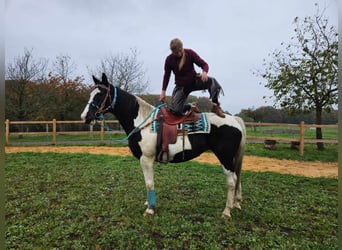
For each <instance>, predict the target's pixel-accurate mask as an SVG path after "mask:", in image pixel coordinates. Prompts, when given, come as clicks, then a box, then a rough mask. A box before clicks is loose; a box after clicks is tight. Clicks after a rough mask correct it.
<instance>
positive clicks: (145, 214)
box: [144, 208, 154, 217]
mask: <svg viewBox="0 0 342 250" xmlns="http://www.w3.org/2000/svg"><path fill="white" fill-rule="evenodd" d="M149 215H154V210H153V209H150V208H147V209H146V210H145V212H144V216H145V217H146V216H149Z"/></svg>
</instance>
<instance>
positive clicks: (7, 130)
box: [5, 119, 338, 155]
mask: <svg viewBox="0 0 342 250" xmlns="http://www.w3.org/2000/svg"><path fill="white" fill-rule="evenodd" d="M83 123H84V122H83V121H81V120H80V121H57V120H56V119H53V120H52V121H9V120H8V119H7V120H6V121H5V141H6V145H9V144H10V135H18V136H20V135H22V136H24V135H26V136H27V135H51V136H52V141H51V144H52V145H56V144H57V135H59V134H74V135H80V134H89V135H94V134H100V141H101V142H103V141H104V140H105V134H106V133H107V131H105V126H104V122H103V121H102V122H100V125H101V126H100V129H99V130H98V131H94V130H93V126H90V129H89V131H61V130H59V131H58V130H57V125H62V124H67V125H71V124H79V125H82V124H83ZM106 124H107V125H109V124H116V125H118V121H117V120H106ZM245 124H246V127H247V128H248V129H249V128H252V129H253V128H254V129H256V128H260V127H265V126H272V127H294V128H297V129H298V130H292V131H291V130H289V131H287V130H282V132H283V133H284V134H286V133H292V134H293V136H295V135H294V133H295V134H297V136H296V137H293V138H285V137H274V136H272V134H279V132H280V131H277V130H274V129H273V130H269V131H266V132H267V133H265V136H248V135H247V140H248V141H264V143H266V142H267V141H269V142H277V141H279V142H289V143H292V144H296V145H297V147H298V150H299V154H300V155H303V154H304V143H317V142H322V143H335V144H336V143H338V140H337V139H308V138H304V131H305V129H307V128H310V129H312V128H317V127H321V128H334V129H335V128H336V129H337V127H338V125H316V124H304V122H301V123H300V124H286V123H259V122H245ZM11 125H19V126H24V125H45V126H46V131H45V132H29V131H26V132H24V131H20V132H11V131H10V126H11ZM49 126H50V127H51V128H52V129H49ZM298 131H299V133H298ZM282 132H280V133H282ZM293 132H294V133H293ZM109 133H120V134H123V133H124V132H123V131H122V130H116V131H110V132H109ZM270 135H271V136H270Z"/></svg>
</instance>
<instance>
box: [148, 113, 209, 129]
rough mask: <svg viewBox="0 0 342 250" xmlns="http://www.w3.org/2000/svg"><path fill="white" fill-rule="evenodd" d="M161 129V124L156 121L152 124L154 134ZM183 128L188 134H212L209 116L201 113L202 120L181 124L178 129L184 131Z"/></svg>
mask: <svg viewBox="0 0 342 250" xmlns="http://www.w3.org/2000/svg"><path fill="white" fill-rule="evenodd" d="M158 127H159V122H158V121H156V120H155V121H154V122H152V124H151V130H152V131H153V132H157V130H158ZM183 127H184V128H185V131H186V132H187V133H188V134H196V133H202V134H203V133H204V134H208V133H210V123H209V122H208V118H207V114H206V113H201V118H200V119H198V120H197V121H195V122H192V123H179V124H177V129H178V130H182V129H183Z"/></svg>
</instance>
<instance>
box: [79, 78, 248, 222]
mask: <svg viewBox="0 0 342 250" xmlns="http://www.w3.org/2000/svg"><path fill="white" fill-rule="evenodd" d="M93 80H94V83H95V85H94V88H93V90H92V92H91V93H90V98H89V101H88V103H87V104H86V106H85V108H84V110H83V112H82V114H81V118H82V120H83V121H84V123H85V124H94V123H95V122H96V121H97V120H101V119H103V115H104V114H105V113H107V112H111V113H112V114H114V115H115V117H116V119H117V120H118V121H119V123H120V125H121V126H122V128H123V130H124V131H125V133H126V134H127V135H128V146H129V148H130V150H131V152H132V154H133V156H134V157H135V158H137V159H138V160H139V161H140V165H141V168H142V171H143V175H144V180H145V186H146V190H147V201H146V202H145V206H146V210H145V212H144V213H143V215H144V216H148V215H153V214H154V213H155V208H156V193H155V187H154V172H153V164H154V162H155V160H156V155H157V149H156V148H157V147H156V145H157V133H156V132H155V131H153V130H152V129H151V124H153V122H154V121H155V116H154V115H151V114H154V113H155V112H157V109H158V108H156V107H154V106H153V105H151V104H149V103H147V102H146V101H144V100H143V99H142V98H140V97H138V96H136V95H133V94H130V93H128V92H126V91H125V90H123V89H121V88H119V87H117V86H114V85H112V84H111V83H109V82H108V79H107V76H106V75H105V74H104V73H103V74H102V79H101V80H100V79H98V78H96V77H95V76H93ZM203 114H205V115H206V117H207V119H208V123H209V125H210V131H209V132H207V133H193V134H191V133H187V134H185V135H184V134H183V136H177V140H176V142H175V143H174V144H170V150H169V162H172V163H178V162H184V161H188V160H191V159H193V158H195V157H197V156H199V155H200V154H202V153H203V152H205V151H208V150H211V151H212V152H213V153H214V154H215V156H216V157H217V158H218V160H219V161H220V163H221V166H222V169H223V172H224V174H225V176H226V187H227V191H226V192H227V200H226V206H225V208H224V210H223V212H222V218H224V219H229V218H231V210H232V209H233V208H237V209H239V210H241V206H240V203H241V201H242V192H241V178H240V177H241V168H242V160H243V155H244V150H245V143H246V128H245V125H244V122H243V120H242V119H241V118H240V117H237V116H231V115H228V114H226V117H225V118H221V117H219V116H217V115H216V114H215V113H211V112H210V113H203Z"/></svg>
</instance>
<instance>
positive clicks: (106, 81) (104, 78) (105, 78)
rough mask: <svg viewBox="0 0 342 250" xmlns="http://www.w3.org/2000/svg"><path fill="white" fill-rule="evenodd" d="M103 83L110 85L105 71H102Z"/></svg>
mask: <svg viewBox="0 0 342 250" xmlns="http://www.w3.org/2000/svg"><path fill="white" fill-rule="evenodd" d="M102 84H104V85H106V86H108V85H109V82H108V79H107V76H106V74H105V73H102Z"/></svg>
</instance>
